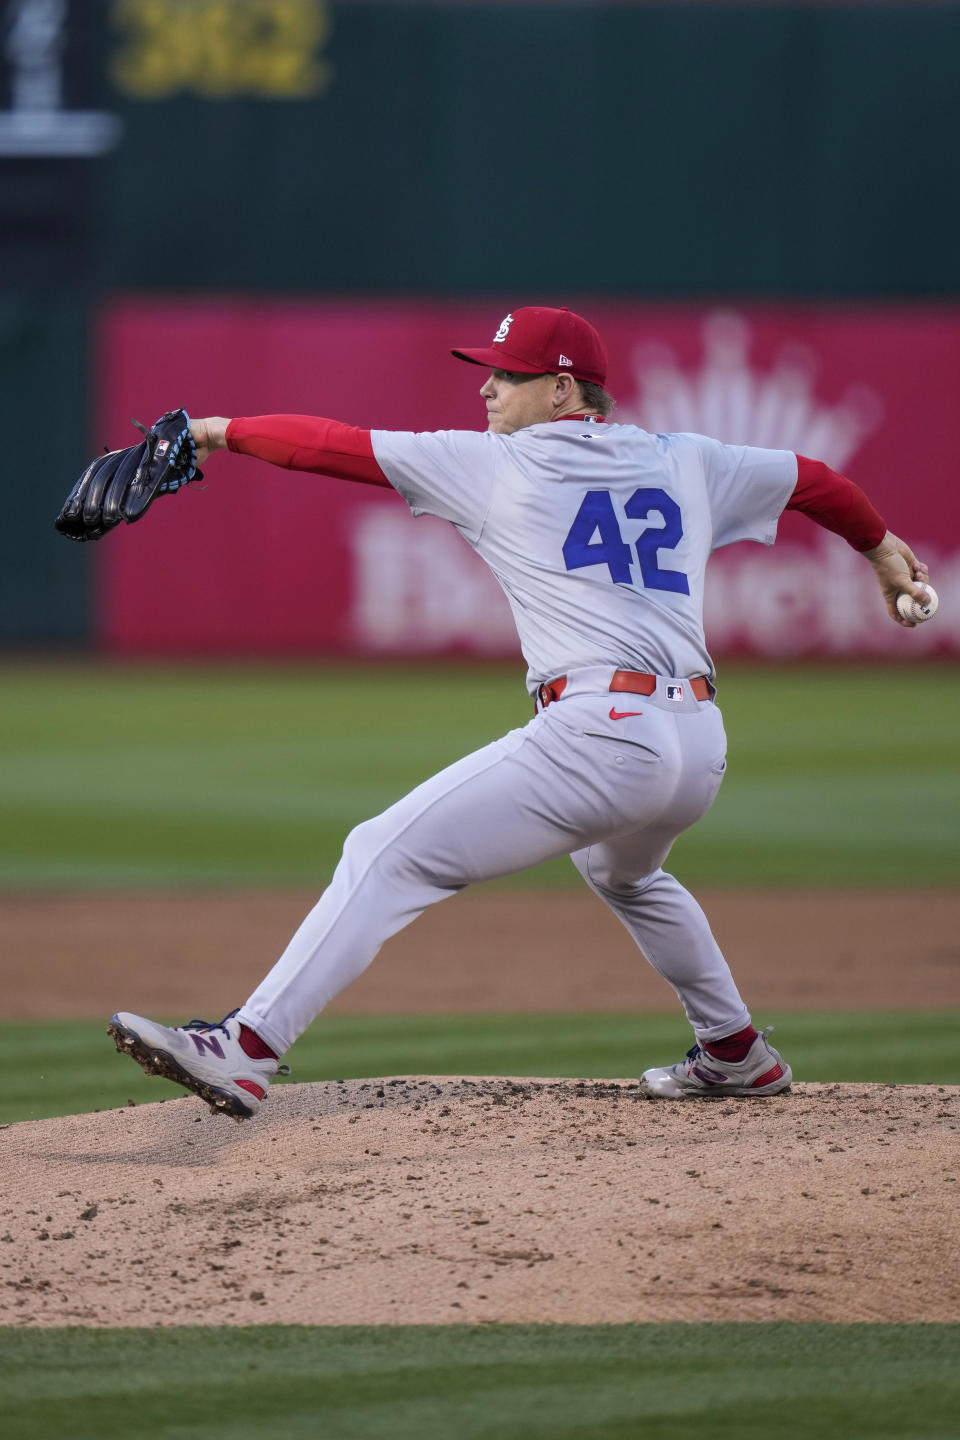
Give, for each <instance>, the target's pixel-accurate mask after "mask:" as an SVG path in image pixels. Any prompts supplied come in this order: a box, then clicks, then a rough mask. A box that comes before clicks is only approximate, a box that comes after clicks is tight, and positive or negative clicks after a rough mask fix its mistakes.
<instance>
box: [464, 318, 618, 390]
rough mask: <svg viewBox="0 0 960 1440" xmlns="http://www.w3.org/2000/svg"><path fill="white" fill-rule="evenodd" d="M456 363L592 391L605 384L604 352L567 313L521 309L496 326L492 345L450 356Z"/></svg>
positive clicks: (578, 320) (580, 320)
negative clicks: (561, 380) (555, 378)
mask: <svg viewBox="0 0 960 1440" xmlns="http://www.w3.org/2000/svg"><path fill="white" fill-rule="evenodd" d="M450 354H451V355H455V356H456V358H457V359H458V360H469V361H470V362H471V363H472V364H474V365H489V366H490V368H491V370H519V371H520V373H521V374H523V375H559V374H562V373H563V372H564V371H566V372H567V374H568V375H572V376H573V378H574V379H575V380H586V381H588V382H589V383H590V384H591V385H605V384H606V382H607V352H606V350H605V349H604V346H603V341H602V340H601V339H600V336H599V335H598V334H597V332H596V330H594V328H593V326H592V325H591V324H590V323H589V321H587V320H584V318H583V316H582V315H575V314H574V313H573V311H572V310H565V309H564V310H552V309H550V308H549V307H547V306H545V305H524V306H522V307H521V308H520V309H519V310H513V311H511V313H510V314H509V315H505V316H504V318H503V319H502V320H501V321H500V328H499V330H498V331H497V333H496V335H494V337H493V341H492V342H491V344H489V345H487V346H486V347H485V348H483V349H480V350H451V351H450Z"/></svg>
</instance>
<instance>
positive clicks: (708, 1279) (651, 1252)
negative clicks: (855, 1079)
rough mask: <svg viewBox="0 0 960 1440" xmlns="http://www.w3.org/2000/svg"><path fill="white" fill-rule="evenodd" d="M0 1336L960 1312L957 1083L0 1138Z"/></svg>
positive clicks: (568, 1084) (352, 1103) (299, 1089)
mask: <svg viewBox="0 0 960 1440" xmlns="http://www.w3.org/2000/svg"><path fill="white" fill-rule="evenodd" d="M0 1156H2V1171H0V1173H2V1180H0V1323H3V1324H8V1325H9V1324H13V1325H63V1324H81V1325H88V1324H93V1325H144V1324H147V1325H151V1324H155V1325H180V1324H237V1325H239V1324H249V1323H264V1322H272V1323H293V1322H304V1323H311V1324H321V1325H325V1324H346V1323H364V1324H375V1323H381V1322H388V1323H396V1324H410V1323H427V1322H430V1323H435V1322H442V1321H458V1320H468V1321H477V1320H500V1321H570V1322H582V1323H596V1322H603V1321H629V1320H674V1319H704V1318H707V1319H712V1320H724V1319H731V1320H733V1319H748V1320H770V1319H776V1320H884V1321H907V1320H940V1321H960V1272H958V1270H957V1267H956V1255H957V1254H958V1252H960V1203H958V1200H960V1193H958V1192H960V1087H937V1086H900V1085H800V1086H797V1087H795V1089H794V1090H793V1092H792V1093H791V1094H788V1095H785V1096H778V1097H774V1098H770V1099H766V1100H755V1101H750V1100H747V1101H737V1100H725V1101H713V1102H682V1103H674V1104H670V1103H664V1102H659V1103H658V1102H654V1101H648V1100H646V1099H644V1098H643V1097H642V1096H641V1095H640V1093H639V1091H638V1089H637V1085H636V1082H635V1081H626V1080H621V1081H615V1080H614V1081H574V1080H526V1079H524V1080H499V1079H496V1080H495V1079H489V1078H484V1079H476V1080H470V1079H442V1078H436V1079H430V1078H425V1079H388V1080H353V1081H345V1082H328V1083H325V1084H311V1085H282V1086H278V1087H276V1088H275V1089H274V1090H273V1091H272V1092H271V1095H270V1099H269V1102H268V1103H267V1105H265V1106H264V1108H263V1110H262V1111H261V1113H260V1115H259V1116H258V1117H257V1118H256V1119H255V1120H253V1121H248V1122H246V1123H245V1124H244V1125H234V1124H232V1123H230V1122H228V1121H226V1120H225V1119H223V1118H220V1117H214V1116H212V1115H211V1114H210V1113H209V1112H208V1111H207V1110H206V1109H205V1108H203V1107H201V1105H200V1103H199V1102H198V1101H197V1100H194V1099H191V1098H185V1099H183V1100H173V1101H165V1102H162V1103H160V1104H154V1105H145V1106H141V1107H137V1108H128V1109H124V1110H112V1111H107V1112H104V1113H98V1114H94V1115H74V1116H69V1117H66V1118H63V1119H57V1120H42V1121H35V1122H28V1123H23V1124H18V1125H12V1126H9V1127H7V1129H6V1130H4V1131H3V1132H2V1133H0Z"/></svg>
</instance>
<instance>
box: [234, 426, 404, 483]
mask: <svg viewBox="0 0 960 1440" xmlns="http://www.w3.org/2000/svg"><path fill="white" fill-rule="evenodd" d="M227 448H228V449H229V450H234V451H236V452H237V453H238V454H240V455H253V456H255V457H256V458H257V459H258V460H268V461H269V462H270V464H271V465H282V466H283V468H284V469H285V470H311V471H313V472H314V473H315V474H318V475H332V476H333V477H334V479H336V480H358V481H360V483H361V484H364V485H387V486H389V484H390V481H389V480H388V479H387V477H386V475H384V473H383V471H382V470H381V469H380V466H379V465H378V464H377V462H376V460H375V459H374V454H373V445H372V444H371V442H370V431H369V430H361V429H359V428H358V427H357V426H356V425H344V424H342V423H341V421H339V420H323V419H321V418H320V417H319V416H316V415H254V416H249V417H246V418H243V419H236V420H231V421H230V424H229V425H228V426H227Z"/></svg>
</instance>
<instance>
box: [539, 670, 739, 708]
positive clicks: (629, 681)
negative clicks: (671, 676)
mask: <svg viewBox="0 0 960 1440" xmlns="http://www.w3.org/2000/svg"><path fill="white" fill-rule="evenodd" d="M681 684H684V685H689V686H690V693H691V694H692V695H693V696H694V697H695V698H696V699H697V700H709V699H710V686H709V684H708V682H707V679H706V677H705V676H703V675H695V676H694V677H693V679H691V680H683V681H681ZM566 688H567V677H566V675H558V676H557V678H556V680H547V681H545V682H544V684H543V685H541V686H540V688H539V690H538V691H537V696H538V698H539V700H540V704H541V705H542V706H543V708H544V710H546V708H547V706H548V705H551V704H552V703H553V701H554V700H559V699H560V696H561V695H562V694H563V692H564V690H566ZM656 688H657V677H656V675H646V674H644V672H643V671H642V670H614V672H613V679H612V680H611V681H610V689H611V690H617V691H627V693H628V694H630V695H652V694H653V693H654V691H655V690H656Z"/></svg>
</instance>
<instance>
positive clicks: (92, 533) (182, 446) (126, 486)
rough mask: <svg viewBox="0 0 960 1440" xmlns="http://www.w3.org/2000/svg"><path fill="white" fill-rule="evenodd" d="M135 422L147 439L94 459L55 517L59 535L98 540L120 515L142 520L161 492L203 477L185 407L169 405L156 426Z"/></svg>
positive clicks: (173, 490) (171, 491)
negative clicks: (150, 428) (177, 408)
mask: <svg viewBox="0 0 960 1440" xmlns="http://www.w3.org/2000/svg"><path fill="white" fill-rule="evenodd" d="M132 423H133V424H134V425H136V427H137V429H138V430H141V431H142V432H143V435H144V438H143V440H141V441H140V444H139V445H130V446H128V447H127V449H126V450H110V451H108V452H107V454H106V455H98V456H97V458H96V459H95V460H91V462H90V464H89V465H88V466H87V468H86V470H84V472H83V474H82V475H81V476H80V479H79V480H78V481H77V483H76V485H74V487H73V489H72V490H71V491H70V494H69V495H68V496H67V498H66V500H65V501H64V503H63V509H62V510H61V511H60V514H59V515H58V516H57V518H56V520H55V521H54V522H53V523H54V525H55V526H56V527H57V529H58V530H59V531H60V534H61V535H66V536H68V538H69V539H71V540H99V539H100V537H101V535H106V533H107V531H108V530H112V529H113V528H114V526H115V525H119V524H120V521H121V520H125V521H126V523H127V524H128V525H132V524H133V522H134V521H135V520H140V519H142V518H143V516H144V515H145V514H146V513H147V511H148V509H149V508H150V506H151V505H152V504H153V502H154V500H155V499H156V498H157V496H158V495H175V494H176V492H177V491H178V490H179V489H181V488H182V487H183V486H184V485H189V484H190V482H191V481H192V480H202V479H203V471H202V470H198V469H197V447H196V444H195V443H194V439H193V436H192V435H191V433H190V417H189V415H188V414H187V412H186V411H185V410H169V411H168V412H167V414H166V415H161V416H160V419H159V420H158V421H157V423H156V424H155V425H154V427H153V429H152V430H148V429H147V427H146V426H145V425H141V424H140V421H139V420H134V421H133V422H132Z"/></svg>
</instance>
